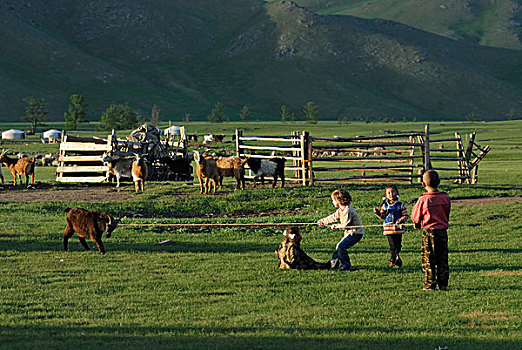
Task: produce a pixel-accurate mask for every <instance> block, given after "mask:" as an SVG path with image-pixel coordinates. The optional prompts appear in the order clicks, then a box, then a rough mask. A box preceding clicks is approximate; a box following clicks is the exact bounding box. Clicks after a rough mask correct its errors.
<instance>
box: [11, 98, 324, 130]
mask: <svg viewBox="0 0 522 350" xmlns="http://www.w3.org/2000/svg"><path fill="white" fill-rule="evenodd" d="M23 101H24V102H26V103H27V107H26V108H25V114H24V115H23V116H22V117H21V119H22V120H23V121H26V122H29V123H30V131H31V133H33V134H34V133H35V132H36V131H37V129H38V127H43V126H45V124H44V122H45V121H46V116H47V113H48V112H47V109H46V108H45V99H43V98H36V97H27V98H24V99H23ZM279 112H280V118H281V121H282V122H290V121H297V120H303V121H306V122H308V123H311V124H317V122H318V120H319V117H318V115H319V108H318V107H317V105H316V104H315V103H314V102H312V101H309V102H307V103H306V104H305V105H304V106H303V108H302V110H301V112H302V115H300V116H296V114H295V113H294V112H291V111H290V110H289V109H288V107H286V106H285V105H282V106H281V108H280V111H279ZM238 116H239V119H241V120H242V121H243V122H248V121H249V120H250V119H251V118H252V114H251V113H250V110H249V108H248V106H247V105H245V106H243V107H242V108H241V110H240V111H239V114H238ZM207 120H208V121H209V122H212V123H221V122H225V121H228V120H229V118H228V116H227V115H226V114H225V112H224V106H223V103H222V102H217V103H216V104H215V106H214V107H213V108H212V110H211V111H210V114H209V115H208V116H207ZM183 121H184V122H189V121H190V114H186V115H185V117H184V118H183ZM64 122H65V128H66V129H68V130H77V128H78V126H79V125H80V124H82V123H89V120H88V119H87V103H86V102H85V99H84V97H83V96H82V95H80V94H72V95H71V96H70V97H69V105H68V107H67V111H66V112H64ZM143 122H144V120H143V118H142V116H141V115H140V114H139V113H137V112H136V111H134V110H133V109H132V108H131V106H130V105H129V103H128V102H125V103H124V104H111V105H110V106H109V107H107V109H106V110H105V112H103V113H102V115H101V116H100V124H99V125H98V126H97V130H100V131H110V130H112V129H115V130H122V129H132V128H134V127H136V126H137V125H139V124H141V123H143ZM159 123H160V109H159V108H158V107H157V106H156V105H154V106H153V107H152V110H151V115H150V124H152V125H154V126H158V124H159Z"/></svg>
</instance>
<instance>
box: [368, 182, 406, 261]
mask: <svg viewBox="0 0 522 350" xmlns="http://www.w3.org/2000/svg"><path fill="white" fill-rule="evenodd" d="M373 212H374V213H375V215H377V216H378V217H379V218H380V219H381V220H383V221H384V232H383V234H384V235H385V236H386V237H388V244H389V245H390V255H391V257H390V259H389V260H388V262H389V264H390V266H392V267H394V268H399V267H401V266H402V260H401V258H400V256H399V253H400V252H401V248H402V235H403V233H404V226H403V225H402V224H403V223H404V222H405V221H406V220H408V210H407V209H406V206H405V205H404V203H402V202H399V190H398V188H397V186H395V185H390V186H387V187H386V189H385V197H384V198H383V202H382V205H381V207H380V208H378V207H375V208H373Z"/></svg>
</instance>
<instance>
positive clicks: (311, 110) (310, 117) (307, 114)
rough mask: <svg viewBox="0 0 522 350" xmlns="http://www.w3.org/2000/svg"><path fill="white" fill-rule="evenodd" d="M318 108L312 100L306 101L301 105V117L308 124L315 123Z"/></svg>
mask: <svg viewBox="0 0 522 350" xmlns="http://www.w3.org/2000/svg"><path fill="white" fill-rule="evenodd" d="M318 113H319V108H317V106H316V104H315V103H314V102H312V101H309V102H307V103H306V104H305V105H304V106H303V119H304V120H305V121H306V122H307V123H310V124H317V121H318V117H317V114H318Z"/></svg>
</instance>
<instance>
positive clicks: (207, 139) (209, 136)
mask: <svg viewBox="0 0 522 350" xmlns="http://www.w3.org/2000/svg"><path fill="white" fill-rule="evenodd" d="M211 142H214V135H212V134H206V135H204V136H203V143H211Z"/></svg>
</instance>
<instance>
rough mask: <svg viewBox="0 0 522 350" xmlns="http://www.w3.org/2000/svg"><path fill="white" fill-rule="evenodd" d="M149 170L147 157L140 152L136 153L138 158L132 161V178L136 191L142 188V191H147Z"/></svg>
mask: <svg viewBox="0 0 522 350" xmlns="http://www.w3.org/2000/svg"><path fill="white" fill-rule="evenodd" d="M148 172H149V168H148V167H147V163H146V162H145V158H144V157H143V156H142V155H140V154H136V160H135V161H134V162H132V180H133V181H134V188H135V189H136V193H138V192H139V191H140V190H141V192H145V179H146V178H147V174H148Z"/></svg>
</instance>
